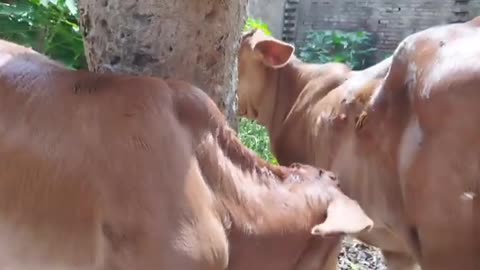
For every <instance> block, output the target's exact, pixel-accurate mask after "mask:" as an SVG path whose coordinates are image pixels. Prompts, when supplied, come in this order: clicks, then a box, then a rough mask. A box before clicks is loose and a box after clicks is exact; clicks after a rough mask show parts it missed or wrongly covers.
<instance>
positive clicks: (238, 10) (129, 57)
mask: <svg viewBox="0 0 480 270" xmlns="http://www.w3.org/2000/svg"><path fill="white" fill-rule="evenodd" d="M246 4H247V0H228V1H227V0H80V1H79V10H80V24H81V27H82V30H83V34H84V39H85V51H86V55H87V59H88V66H89V69H90V70H92V71H95V72H115V73H128V74H144V75H153V76H158V77H162V78H168V77H173V78H177V79H182V80H186V81H188V82H190V83H193V84H194V85H196V86H197V87H199V88H201V89H202V90H204V91H205V92H206V93H207V94H208V95H209V96H210V97H211V98H212V99H213V100H214V101H215V102H216V103H217V105H218V107H219V108H220V110H221V111H222V112H223V113H224V114H225V115H226V117H227V120H228V121H229V123H230V125H231V126H232V127H233V128H235V129H236V128H237V120H236V119H237V118H236V91H235V89H236V86H237V71H236V67H237V63H236V61H237V60H236V53H237V49H238V45H239V40H240V36H241V32H242V26H243V25H244V21H245V15H246Z"/></svg>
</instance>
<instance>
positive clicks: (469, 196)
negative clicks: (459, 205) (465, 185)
mask: <svg viewBox="0 0 480 270" xmlns="http://www.w3.org/2000/svg"><path fill="white" fill-rule="evenodd" d="M476 197H477V194H476V193H475V192H464V193H462V195H460V199H462V200H463V201H472V200H473V199H475V198H476Z"/></svg>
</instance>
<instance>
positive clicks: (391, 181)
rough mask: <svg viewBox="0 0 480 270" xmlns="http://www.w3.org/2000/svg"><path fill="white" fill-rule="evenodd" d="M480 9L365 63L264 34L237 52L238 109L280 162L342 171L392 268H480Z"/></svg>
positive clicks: (372, 239) (250, 36) (369, 238)
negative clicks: (306, 57) (357, 67)
mask: <svg viewBox="0 0 480 270" xmlns="http://www.w3.org/2000/svg"><path fill="white" fill-rule="evenodd" d="M478 44H480V17H479V18H477V19H476V20H473V21H471V22H468V23H463V24H452V25H442V26H437V27H432V28H430V29H427V30H425V31H422V32H418V33H416V34H413V35H411V36H409V37H407V38H406V39H405V40H404V41H403V42H402V43H401V44H400V45H399V47H398V49H397V50H396V52H395V53H394V55H393V56H392V57H390V58H387V59H386V60H384V61H382V62H380V63H379V64H377V65H375V66H373V67H371V68H369V69H366V70H363V71H355V72H353V71H350V69H349V68H348V67H346V66H345V65H343V64H333V63H330V64H324V65H312V64H306V63H302V62H301V61H300V60H298V59H296V58H295V56H293V52H294V47H293V46H292V45H289V44H287V43H284V42H282V41H280V40H276V39H274V38H271V37H267V36H266V35H265V34H263V33H262V32H261V31H253V32H249V33H247V34H245V35H244V37H243V40H242V45H241V49H240V53H239V89H238V91H239V92H238V94H239V113H240V114H241V115H243V116H246V117H248V118H251V119H255V120H257V121H259V122H260V123H261V124H263V125H264V126H266V127H267V129H268V130H269V133H270V137H271V143H272V149H273V152H274V154H275V155H276V156H277V158H278V160H279V162H280V163H281V164H288V163H290V162H294V161H295V162H303V163H309V164H312V165H315V166H320V167H324V168H327V169H329V170H331V171H333V172H334V173H336V174H338V176H339V179H341V180H340V185H341V187H342V190H343V191H344V192H345V193H346V194H347V195H348V196H350V197H351V198H353V199H355V200H357V201H358V202H359V204H360V205H361V206H362V208H363V209H364V210H365V212H366V213H367V214H368V215H369V216H370V217H372V219H373V221H374V223H375V226H374V228H373V229H372V230H371V231H370V232H368V233H364V234H361V235H360V236H359V237H358V238H359V239H361V240H363V241H365V242H367V243H369V244H372V245H375V246H377V247H379V248H381V249H382V251H383V254H384V255H385V258H386V260H387V264H388V265H389V269H417V268H418V267H419V266H421V267H422V269H424V270H441V269H449V270H452V269H464V270H466V269H469V270H473V269H480V197H479V195H480V194H479V192H480V190H479V189H480V103H479V102H480V47H479V46H478Z"/></svg>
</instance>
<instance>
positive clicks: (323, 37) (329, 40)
mask: <svg viewBox="0 0 480 270" xmlns="http://www.w3.org/2000/svg"><path fill="white" fill-rule="evenodd" d="M375 51H376V49H375V48H373V39H372V35H371V34H370V33H368V32H365V31H359V32H344V31H320V32H311V33H309V34H308V35H307V39H306V43H305V45H304V46H302V47H300V48H298V57H299V58H300V59H302V60H303V61H305V62H309V63H327V62H341V63H346V64H347V65H349V66H350V67H351V68H352V69H356V70H357V69H363V68H366V67H368V66H369V65H370V64H371V61H372V58H373V55H374V52H375Z"/></svg>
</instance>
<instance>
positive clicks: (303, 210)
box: [230, 163, 373, 270]
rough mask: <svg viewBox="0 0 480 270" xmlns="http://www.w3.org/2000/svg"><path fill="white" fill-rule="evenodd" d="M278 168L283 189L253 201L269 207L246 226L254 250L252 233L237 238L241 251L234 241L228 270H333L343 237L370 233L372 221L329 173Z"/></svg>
mask: <svg viewBox="0 0 480 270" xmlns="http://www.w3.org/2000/svg"><path fill="white" fill-rule="evenodd" d="M278 168H280V169H281V170H282V175H283V176H282V177H281V179H282V182H281V185H282V188H280V189H276V188H273V189H272V190H273V192H272V193H270V194H271V195H272V196H273V197H269V196H266V197H262V198H258V199H257V200H252V201H256V202H261V205H263V206H267V207H266V208H265V210H267V211H266V212H261V211H257V217H256V218H254V219H253V220H251V221H250V222H247V224H248V225H249V228H253V231H255V232H256V233H253V235H255V234H257V235H259V236H260V237H259V238H258V239H257V240H256V241H255V247H256V248H255V249H252V248H251V247H252V242H251V239H252V237H255V236H252V235H251V234H250V233H249V235H248V237H245V236H242V237H240V238H241V239H243V240H240V241H239V242H240V243H242V242H243V243H244V245H242V244H240V245H235V244H234V243H235V241H233V242H232V254H231V255H232V258H235V259H233V260H232V264H231V265H230V266H231V268H230V269H246V268H247V267H248V268H249V269H279V270H294V269H295V270H304V269H323V270H331V269H336V262H337V257H338V251H339V247H340V244H341V241H340V240H341V237H342V236H343V235H344V234H356V233H360V232H363V231H366V230H369V229H370V228H372V226H373V222H372V220H371V219H370V218H369V217H368V216H367V215H366V214H365V213H364V211H363V210H362V209H361V208H360V206H359V205H358V204H357V202H356V201H354V200H352V199H350V198H348V197H347V196H345V195H344V194H343V193H342V192H341V191H340V189H339V187H338V180H337V177H336V175H335V174H333V173H332V172H330V171H326V170H322V169H317V168H315V167H312V166H309V165H304V164H298V163H294V164H292V165H290V166H289V167H278ZM286 190H288V191H287V192H285V191H286ZM246 196H248V194H247V195H246ZM255 207H256V206H255V204H254V205H250V206H248V209H250V210H251V209H255ZM257 210H258V209H257ZM260 213H261V214H260ZM260 216H261V218H259V217H260ZM257 220H261V221H262V222H261V223H259V224H258V223H257ZM252 224H256V225H253V226H252ZM240 231H242V232H243V231H244V230H240ZM236 240H239V239H238V238H237V239H236ZM239 242H236V243H239ZM239 246H240V247H239ZM242 247H243V248H242ZM280 254H281V255H280ZM246 258H248V259H246Z"/></svg>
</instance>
